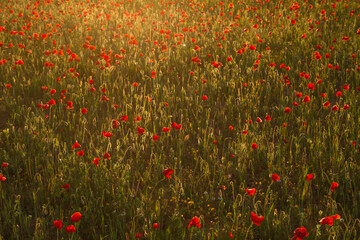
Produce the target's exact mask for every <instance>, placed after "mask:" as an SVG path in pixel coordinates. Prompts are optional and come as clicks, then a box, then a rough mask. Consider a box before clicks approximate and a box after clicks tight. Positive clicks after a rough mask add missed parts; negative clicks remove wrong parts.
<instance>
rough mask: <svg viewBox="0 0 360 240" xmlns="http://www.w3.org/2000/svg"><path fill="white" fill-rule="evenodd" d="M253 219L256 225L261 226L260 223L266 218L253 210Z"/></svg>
mask: <svg viewBox="0 0 360 240" xmlns="http://www.w3.org/2000/svg"><path fill="white" fill-rule="evenodd" d="M251 220H252V221H253V223H254V224H255V225H256V226H260V223H261V222H262V221H263V220H264V217H259V216H258V215H256V214H255V213H253V212H251Z"/></svg>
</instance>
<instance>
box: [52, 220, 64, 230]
mask: <svg viewBox="0 0 360 240" xmlns="http://www.w3.org/2000/svg"><path fill="white" fill-rule="evenodd" d="M54 226H55V227H56V228H57V229H61V228H62V227H63V222H62V221H61V220H56V221H54Z"/></svg>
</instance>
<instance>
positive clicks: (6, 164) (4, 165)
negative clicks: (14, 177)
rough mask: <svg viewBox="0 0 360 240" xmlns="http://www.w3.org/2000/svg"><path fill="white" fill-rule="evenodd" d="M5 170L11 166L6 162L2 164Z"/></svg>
mask: <svg viewBox="0 0 360 240" xmlns="http://www.w3.org/2000/svg"><path fill="white" fill-rule="evenodd" d="M1 166H2V167H3V168H6V167H8V166H9V163H7V162H4V163H2V165H1Z"/></svg>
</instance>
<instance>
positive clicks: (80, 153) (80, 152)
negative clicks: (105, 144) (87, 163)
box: [76, 151, 84, 156]
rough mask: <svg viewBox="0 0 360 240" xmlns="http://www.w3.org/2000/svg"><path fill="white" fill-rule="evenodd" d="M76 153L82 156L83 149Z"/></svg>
mask: <svg viewBox="0 0 360 240" xmlns="http://www.w3.org/2000/svg"><path fill="white" fill-rule="evenodd" d="M76 154H77V155H79V156H84V151H79V152H77V153H76Z"/></svg>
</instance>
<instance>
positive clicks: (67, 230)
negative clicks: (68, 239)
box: [65, 225, 76, 233]
mask: <svg viewBox="0 0 360 240" xmlns="http://www.w3.org/2000/svg"><path fill="white" fill-rule="evenodd" d="M65 232H67V233H71V232H76V228H75V227H74V225H69V226H67V227H66V228H65Z"/></svg>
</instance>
